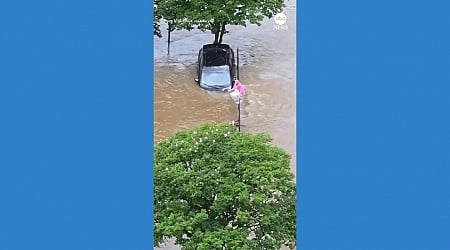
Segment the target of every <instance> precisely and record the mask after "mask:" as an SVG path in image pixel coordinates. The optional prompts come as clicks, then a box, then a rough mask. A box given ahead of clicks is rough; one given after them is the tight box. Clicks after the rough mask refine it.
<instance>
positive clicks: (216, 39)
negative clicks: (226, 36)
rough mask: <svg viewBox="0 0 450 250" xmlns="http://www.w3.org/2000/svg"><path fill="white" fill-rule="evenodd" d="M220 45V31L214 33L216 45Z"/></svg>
mask: <svg viewBox="0 0 450 250" xmlns="http://www.w3.org/2000/svg"><path fill="white" fill-rule="evenodd" d="M216 43H219V31H214V44H216Z"/></svg>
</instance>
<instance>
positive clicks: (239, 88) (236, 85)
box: [234, 80, 246, 97]
mask: <svg viewBox="0 0 450 250" xmlns="http://www.w3.org/2000/svg"><path fill="white" fill-rule="evenodd" d="M234 88H235V89H237V91H239V93H240V94H241V96H242V97H244V96H245V95H246V93H245V88H244V85H242V83H241V82H240V81H239V80H234Z"/></svg>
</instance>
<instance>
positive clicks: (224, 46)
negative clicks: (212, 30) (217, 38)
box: [203, 43, 231, 50]
mask: <svg viewBox="0 0 450 250" xmlns="http://www.w3.org/2000/svg"><path fill="white" fill-rule="evenodd" d="M210 49H225V50H231V47H230V45H228V44H223V43H221V44H205V45H203V50H210Z"/></svg>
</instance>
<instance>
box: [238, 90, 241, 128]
mask: <svg viewBox="0 0 450 250" xmlns="http://www.w3.org/2000/svg"><path fill="white" fill-rule="evenodd" d="M238 130H239V132H241V98H240V97H239V103H238Z"/></svg>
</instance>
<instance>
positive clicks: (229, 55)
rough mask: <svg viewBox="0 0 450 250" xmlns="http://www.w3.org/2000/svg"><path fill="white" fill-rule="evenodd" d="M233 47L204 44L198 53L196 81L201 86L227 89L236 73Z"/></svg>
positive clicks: (220, 89)
mask: <svg viewBox="0 0 450 250" xmlns="http://www.w3.org/2000/svg"><path fill="white" fill-rule="evenodd" d="M235 68H236V65H235V62H234V52H233V49H231V47H230V46H229V45H227V44H206V45H203V47H202V48H201V49H200V51H199V53H198V63H197V75H198V78H197V79H196V81H197V82H198V84H199V85H200V87H201V88H203V89H206V90H215V91H229V90H230V89H231V88H233V82H234V79H235V77H236V76H235V74H236V69H235Z"/></svg>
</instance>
